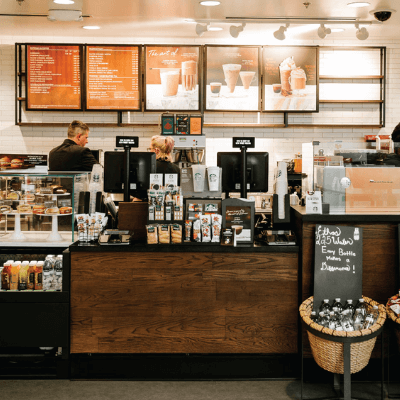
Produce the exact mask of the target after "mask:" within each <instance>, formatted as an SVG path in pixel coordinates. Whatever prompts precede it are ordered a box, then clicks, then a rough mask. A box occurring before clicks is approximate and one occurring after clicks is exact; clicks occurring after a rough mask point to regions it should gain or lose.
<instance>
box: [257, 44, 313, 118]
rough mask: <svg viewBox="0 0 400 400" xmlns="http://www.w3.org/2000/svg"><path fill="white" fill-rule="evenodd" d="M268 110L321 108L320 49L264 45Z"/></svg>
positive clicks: (265, 88)
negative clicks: (319, 96) (319, 101)
mask: <svg viewBox="0 0 400 400" xmlns="http://www.w3.org/2000/svg"><path fill="white" fill-rule="evenodd" d="M262 61H263V65H262V68H263V74H264V87H263V90H264V93H263V101H264V105H263V110H264V111H290V112H293V111H300V112H305V111H308V112H316V111H318V48H317V47H312V46H284V47H275V46H265V47H263V57H262Z"/></svg>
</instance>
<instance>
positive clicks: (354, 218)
mask: <svg viewBox="0 0 400 400" xmlns="http://www.w3.org/2000/svg"><path fill="white" fill-rule="evenodd" d="M291 208H292V212H294V214H295V215H296V216H297V217H298V216H300V218H301V219H302V221H303V222H334V223H336V222H396V223H398V222H399V223H400V213H398V214H391V213H389V212H388V213H385V214H306V207H302V206H291Z"/></svg>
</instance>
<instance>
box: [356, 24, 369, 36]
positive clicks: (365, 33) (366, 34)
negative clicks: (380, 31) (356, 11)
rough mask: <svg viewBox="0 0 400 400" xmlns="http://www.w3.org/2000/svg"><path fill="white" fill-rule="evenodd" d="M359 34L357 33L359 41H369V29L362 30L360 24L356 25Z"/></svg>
mask: <svg viewBox="0 0 400 400" xmlns="http://www.w3.org/2000/svg"><path fill="white" fill-rule="evenodd" d="M355 26H356V29H357V32H356V37H357V39H358V40H365V39H368V36H369V33H368V31H367V28H360V26H359V25H358V24H356V25H355Z"/></svg>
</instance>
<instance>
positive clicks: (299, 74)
mask: <svg viewBox="0 0 400 400" xmlns="http://www.w3.org/2000/svg"><path fill="white" fill-rule="evenodd" d="M306 81H307V76H306V73H305V72H304V69H302V68H300V67H298V68H295V69H292V71H291V73H290V78H289V83H290V87H291V89H292V90H293V94H294V95H298V96H300V95H301V92H300V91H301V90H303V89H305V88H306Z"/></svg>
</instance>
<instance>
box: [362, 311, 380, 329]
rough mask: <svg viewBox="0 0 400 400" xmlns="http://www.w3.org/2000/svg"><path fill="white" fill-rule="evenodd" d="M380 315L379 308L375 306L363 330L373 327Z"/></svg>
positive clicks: (366, 319)
mask: <svg viewBox="0 0 400 400" xmlns="http://www.w3.org/2000/svg"><path fill="white" fill-rule="evenodd" d="M378 315H379V309H378V306H373V307H372V309H371V310H370V312H369V313H368V315H367V317H366V318H365V322H364V325H363V329H368V328H370V327H371V326H372V325H374V324H375V322H376V320H377V319H378Z"/></svg>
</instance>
